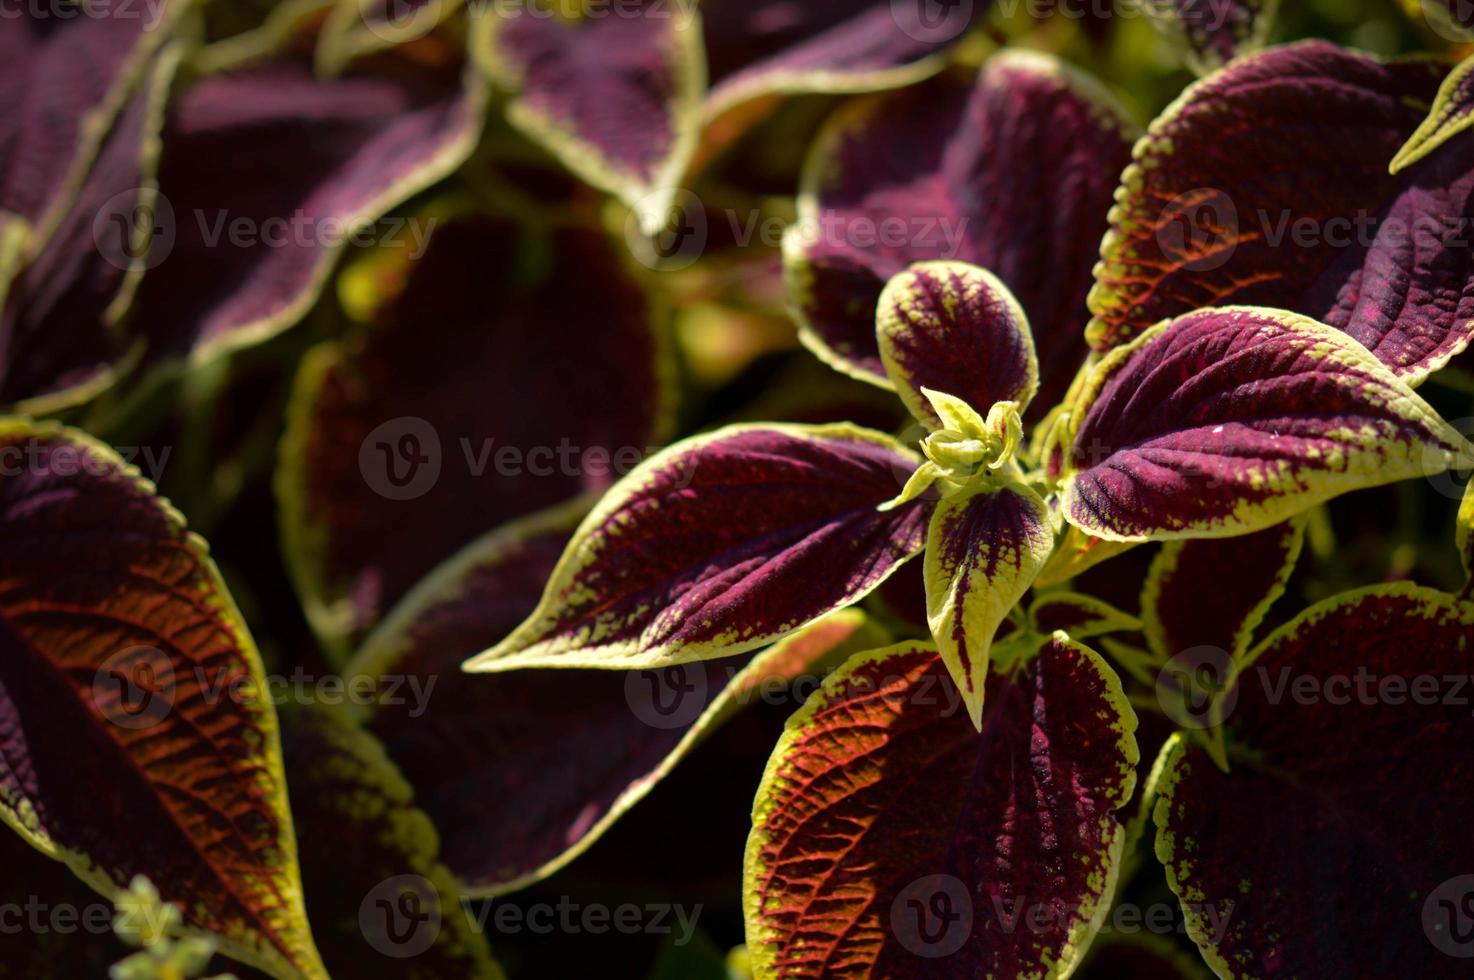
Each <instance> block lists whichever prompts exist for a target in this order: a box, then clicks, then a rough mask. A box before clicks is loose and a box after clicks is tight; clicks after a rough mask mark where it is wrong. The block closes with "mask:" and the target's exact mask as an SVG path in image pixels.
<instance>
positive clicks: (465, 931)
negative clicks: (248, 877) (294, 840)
mask: <svg viewBox="0 0 1474 980" xmlns="http://www.w3.org/2000/svg"><path fill="white" fill-rule="evenodd" d="M284 750H285V755H286V763H287V771H288V772H290V773H291V784H292V816H293V819H294V820H295V821H296V825H297V834H298V838H299V839H300V840H301V842H302V879H303V884H304V886H305V892H306V895H307V914H308V917H309V919H310V920H311V922H312V926H313V932H314V933H315V934H316V936H317V940H318V943H319V945H320V947H321V949H322V953H323V959H324V961H325V962H326V964H327V967H328V969H329V970H330V971H331V972H332V974H333V975H334V976H337V977H367V976H379V977H405V978H420V977H425V978H431V977H457V978H466V980H500V978H501V977H502V976H503V974H502V971H501V969H500V968H499V967H498V966H497V964H496V963H495V962H494V961H493V960H492V958H491V952H490V950H489V949H488V947H487V944H486V935H485V933H484V932H482V931H481V930H480V929H479V928H477V926H476V924H475V922H474V921H473V920H472V918H471V917H470V916H469V915H468V914H466V912H465V911H464V910H463V909H462V907H461V893H460V888H459V887H458V886H457V885H456V881H455V878H454V877H452V875H451V873H450V871H449V870H447V869H446V867H445V865H443V864H441V863H440V842H439V839H438V837H437V835H436V829H435V826H434V824H432V823H431V822H430V818H429V817H427V816H426V815H425V814H424V813H423V812H422V811H420V810H419V809H417V808H416V806H415V800H414V790H413V789H412V788H411V787H410V785H409V783H407V782H406V781H405V779H404V777H403V776H401V775H400V774H399V771H398V770H397V769H395V768H394V763H392V762H391V761H390V760H389V758H388V757H387V756H386V755H385V754H384V749H383V747H382V746H381V745H379V744H378V743H377V742H375V741H374V739H373V736H371V735H369V734H368V733H366V732H365V731H363V730H362V729H361V728H359V727H358V725H357V724H355V723H354V722H353V721H352V720H351V719H349V718H346V717H345V716H344V713H343V712H338V711H334V710H299V711H297V712H295V713H294V714H292V715H289V716H287V717H286V719H285V726H284ZM409 896H413V897H412V898H409Z"/></svg>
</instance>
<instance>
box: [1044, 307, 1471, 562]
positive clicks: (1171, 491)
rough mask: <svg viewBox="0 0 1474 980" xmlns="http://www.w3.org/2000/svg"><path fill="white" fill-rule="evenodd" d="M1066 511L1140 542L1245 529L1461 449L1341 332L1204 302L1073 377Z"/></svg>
mask: <svg viewBox="0 0 1474 980" xmlns="http://www.w3.org/2000/svg"><path fill="white" fill-rule="evenodd" d="M1081 404H1082V405H1084V406H1086V407H1085V408H1084V409H1082V411H1083V413H1084V414H1083V418H1081V419H1080V420H1079V421H1078V422H1077V423H1075V431H1074V436H1073V440H1072V449H1071V450H1070V456H1071V462H1072V464H1073V467H1074V469H1075V470H1076V472H1075V473H1074V475H1073V476H1071V477H1070V479H1069V482H1068V484H1067V486H1066V488H1065V492H1064V498H1063V501H1062V504H1061V506H1062V509H1063V512H1064V515H1065V517H1066V519H1068V520H1069V521H1071V522H1072V523H1074V524H1076V525H1077V526H1079V527H1080V528H1082V529H1083V530H1085V531H1087V532H1089V533H1091V534H1095V535H1097V536H1100V537H1104V538H1113V539H1118V540H1123V541H1131V540H1135V541H1144V540H1150V539H1170V538H1184V537H1227V536H1232V535H1235V534H1242V533H1245V532H1249V531H1257V530H1261V529H1263V528H1266V527H1269V526H1270V525H1272V524H1276V523H1278V522H1280V521H1283V520H1286V519H1287V518H1289V517H1291V516H1293V515H1295V514H1297V513H1299V512H1301V511H1304V510H1308V509H1309V508H1310V507H1311V506H1313V505H1315V504H1317V503H1321V502H1323V501H1325V500H1328V499H1330V498H1331V497H1334V496H1337V495H1339V494H1342V493H1346V492H1347V491H1350V490H1355V489H1359V488H1361V487H1370V486H1380V485H1382V484H1385V483H1392V482H1395V481H1398V480H1405V479H1411V478H1414V477H1419V476H1427V475H1431V474H1434V473H1440V472H1443V471H1444V470H1447V469H1449V468H1452V467H1454V466H1456V465H1458V464H1459V462H1460V460H1466V461H1467V460H1470V459H1474V455H1471V454H1474V447H1471V446H1470V445H1469V444H1468V443H1467V442H1466V441H1465V440H1464V438H1463V436H1461V435H1459V434H1458V433H1457V432H1456V431H1454V429H1453V428H1452V427H1451V426H1449V425H1448V424H1447V423H1446V422H1444V421H1443V420H1442V419H1440V418H1439V417H1438V414H1437V413H1436V412H1435V411H1434V410H1433V409H1432V408H1431V407H1430V406H1429V405H1428V404H1427V403H1426V402H1424V401H1423V400H1422V399H1421V398H1419V397H1418V396H1417V394H1416V393H1415V392H1413V390H1412V389H1411V388H1409V387H1408V386H1407V385H1406V384H1405V383H1404V382H1403V381H1401V380H1399V379H1398V378H1397V377H1395V376H1394V375H1393V373H1392V372H1391V370H1390V369H1388V368H1387V367H1386V366H1385V365H1383V364H1382V363H1381V362H1380V361H1378V360H1377V359H1376V358H1374V357H1372V356H1371V355H1370V354H1369V353H1368V352H1367V351H1366V349H1365V348H1363V347H1362V346H1361V345H1360V344H1358V343H1356V341H1354V340H1352V339H1350V338H1349V337H1347V336H1346V335H1345V334H1344V333H1341V332H1340V331H1338V330H1334V329H1332V328H1330V327H1327V326H1326V325H1324V324H1320V323H1316V322H1315V321H1313V320H1309V319H1306V318H1305V317H1301V316H1296V315H1294V314H1291V313H1286V312H1284V311H1280V310H1261V309H1252V308H1243V307H1235V308H1228V309H1219V310H1203V311H1201V312H1198V313H1193V314H1189V315H1187V316H1184V317H1182V318H1180V319H1178V320H1175V321H1173V322H1171V323H1166V324H1162V325H1161V326H1158V327H1154V328H1153V329H1152V330H1150V331H1148V332H1147V333H1146V334H1143V335H1142V336H1141V337H1140V338H1139V339H1138V340H1137V341H1135V342H1134V343H1133V344H1131V345H1130V346H1128V347H1123V348H1119V349H1117V350H1116V351H1114V352H1112V354H1111V355H1110V356H1109V357H1107V358H1106V359H1105V360H1104V361H1102V362H1101V363H1100V364H1099V365H1098V366H1097V367H1096V369H1095V370H1094V372H1093V373H1092V375H1091V378H1090V380H1089V381H1088V382H1087V385H1086V392H1085V396H1084V397H1083V398H1082V400H1081Z"/></svg>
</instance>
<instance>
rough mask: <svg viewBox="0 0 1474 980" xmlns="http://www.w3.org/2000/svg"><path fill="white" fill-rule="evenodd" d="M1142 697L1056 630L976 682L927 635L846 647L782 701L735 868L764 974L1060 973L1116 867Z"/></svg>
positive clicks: (1086, 935) (751, 942) (1097, 919)
mask: <svg viewBox="0 0 1474 980" xmlns="http://www.w3.org/2000/svg"><path fill="white" fill-rule="evenodd" d="M1135 728H1136V717H1135V715H1134V714H1133V712H1132V710H1131V708H1130V707H1129V705H1127V703H1126V700H1125V697H1124V695H1123V694H1122V691H1121V686H1120V682H1119V681H1118V680H1117V679H1116V677H1115V675H1114V674H1112V673H1111V672H1110V669H1109V668H1108V667H1106V666H1105V664H1104V662H1103V661H1101V660H1100V658H1099V657H1097V656H1096V655H1095V654H1094V653H1092V652H1090V651H1089V650H1087V649H1085V648H1084V647H1080V646H1077V645H1075V644H1071V643H1067V642H1065V641H1063V640H1058V641H1055V642H1051V643H1050V644H1049V645H1048V646H1046V647H1045V649H1044V650H1043V651H1042V652H1041V653H1040V654H1039V655H1038V656H1037V657H1036V658H1034V659H1033V660H1032V661H1030V662H1029V663H1028V664H1027V665H1025V666H1020V667H1018V668H1017V669H1016V670H1014V671H1011V672H1010V673H1009V674H1008V675H1001V674H998V673H994V674H993V675H992V676H991V677H990V679H989V683H988V695H987V710H986V714H985V715H984V718H983V727H982V731H981V734H980V733H979V732H978V730H976V729H975V728H974V727H973V725H972V724H971V722H970V721H969V719H968V717H967V712H966V711H965V710H964V708H963V705H962V702H961V696H960V694H959V692H958V691H957V690H956V689H955V688H954V687H953V686H952V684H951V681H950V680H949V678H948V676H947V672H946V670H945V668H944V667H943V666H942V663H941V660H940V658H939V657H938V656H937V652H936V650H935V648H933V647H931V646H930V645H927V644H905V645H902V646H898V647H891V648H889V649H886V650H878V651H875V652H873V653H870V654H865V655H862V656H859V657H856V658H853V659H852V660H851V661H850V662H849V663H848V664H846V666H845V667H844V668H843V669H842V670H840V671H838V672H836V673H835V674H834V675H833V676H831V677H830V679H829V680H828V681H827V682H826V683H825V686H824V688H823V690H822V691H820V692H819V693H818V694H816V695H815V696H814V697H812V698H810V699H809V700H808V702H806V703H805V705H804V707H803V708H802V709H801V710H800V711H799V712H798V713H797V714H796V715H795V716H794V717H793V718H792V719H791V720H790V721H789V724H788V729H787V731H786V732H785V734H784V736H783V738H782V740H781V741H780V742H779V744H778V747H777V749H776V750H775V752H774V753H773V757H772V759H771V761H770V762H769V764H768V771H767V773H766V775H765V776H764V778H763V784H762V787H761V789H760V790H759V791H758V798H757V802H756V804H755V805H754V807H753V830H752V836H751V837H750V838H749V840H748V846H747V861H746V865H745V869H744V881H745V887H744V902H745V908H746V916H747V941H748V948H749V951H750V953H751V955H752V959H753V963H754V966H755V968H756V969H755V973H756V974H757V975H758V976H764V977H766V976H782V977H821V976H822V977H828V976H849V975H855V976H877V977H941V976H947V977H973V976H997V977H1019V976H1037V977H1060V976H1067V975H1068V974H1069V973H1070V972H1071V971H1072V970H1073V969H1074V968H1075V967H1076V966H1078V964H1079V961H1080V959H1081V957H1082V956H1083V955H1084V953H1085V950H1086V949H1087V948H1088V947H1089V945H1090V942H1091V939H1092V938H1093V937H1094V935H1095V933H1096V931H1097V929H1098V928H1099V926H1100V924H1101V921H1102V918H1103V916H1104V914H1105V912H1106V910H1107V906H1108V905H1109V896H1110V895H1111V894H1112V892H1113V890H1114V886H1115V880H1116V872H1117V865H1118V862H1119V859H1120V854H1121V845H1122V840H1123V837H1124V833H1125V831H1124V829H1123V828H1122V826H1121V824H1120V822H1119V821H1118V819H1117V816H1116V811H1117V810H1118V809H1119V808H1120V807H1122V806H1124V805H1125V803H1126V801H1127V800H1128V799H1129V798H1130V796H1131V792H1132V788H1133V786H1134V785H1135V781H1136V770H1135V765H1136V761H1137V749H1136V740H1135V738H1134V737H1133V732H1134V730H1135Z"/></svg>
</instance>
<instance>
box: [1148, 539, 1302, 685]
mask: <svg viewBox="0 0 1474 980" xmlns="http://www.w3.org/2000/svg"><path fill="white" fill-rule="evenodd" d="M1304 541H1305V521H1304V519H1303V518H1295V519H1294V520H1289V521H1286V522H1285V523H1283V524H1276V525H1275V526H1274V527H1271V528H1268V529H1267V530H1263V531H1259V532H1257V533H1255V534H1246V535H1243V536H1242V537H1236V538H1213V539H1203V538H1199V539H1196V540H1191V541H1169V542H1167V544H1166V545H1164V546H1163V548H1162V550H1161V551H1159V552H1158V553H1157V556H1156V558H1154V559H1153V560H1152V565H1151V569H1150V570H1149V571H1148V572H1147V579H1146V584H1145V585H1144V586H1143V587H1142V593H1141V618H1142V619H1143V620H1144V622H1145V625H1146V629H1145V633H1146V640H1147V643H1148V644H1149V645H1150V647H1151V651H1152V653H1154V654H1156V655H1157V657H1158V658H1159V659H1161V660H1168V659H1170V658H1172V657H1175V656H1177V655H1178V654H1181V653H1183V652H1185V651H1188V650H1192V649H1194V648H1198V647H1216V648H1218V649H1219V650H1223V651H1225V652H1227V653H1230V654H1232V655H1233V656H1234V657H1240V656H1242V655H1243V654H1244V653H1245V652H1246V651H1247V650H1248V649H1249V644H1250V642H1251V641H1252V640H1253V638H1254V630H1255V629H1257V628H1258V626H1259V624H1260V623H1261V622H1263V621H1264V616H1265V614H1266V613H1268V612H1269V607H1270V606H1272V605H1274V603H1275V601H1276V600H1277V599H1279V597H1280V596H1282V595H1283V594H1284V592H1285V583H1287V582H1288V581H1289V580H1290V575H1291V573H1293V572H1294V571H1295V563H1296V562H1297V561H1298V560H1299V558H1300V548H1301V545H1302V544H1303V543H1304Z"/></svg>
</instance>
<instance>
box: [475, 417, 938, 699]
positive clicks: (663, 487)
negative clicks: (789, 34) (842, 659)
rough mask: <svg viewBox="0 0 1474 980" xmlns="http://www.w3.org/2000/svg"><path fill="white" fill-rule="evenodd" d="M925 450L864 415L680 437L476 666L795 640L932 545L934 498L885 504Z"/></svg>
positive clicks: (677, 659)
mask: <svg viewBox="0 0 1474 980" xmlns="http://www.w3.org/2000/svg"><path fill="white" fill-rule="evenodd" d="M917 463H918V459H917V457H916V456H915V455H914V454H912V453H911V452H910V451H909V450H907V449H905V448H904V447H902V446H901V445H900V444H899V443H898V442H896V441H895V440H893V439H891V438H890V437H888V436H885V435H882V434H881V433H878V432H871V431H869V430H865V429H860V428H856V427H854V426H849V425H830V426H799V425H784V426H780V425H769V426H763V425H752V426H733V427H730V428H726V429H722V430H719V431H717V432H714V433H711V434H708V435H703V436H697V437H695V438H693V439H688V440H686V441H685V442H681V443H678V444H677V445H675V446H672V447H671V448H670V449H667V450H666V451H664V452H662V453H660V454H659V455H657V456H654V457H652V458H651V459H650V460H649V461H647V462H646V463H645V464H643V465H642V466H641V467H640V468H639V469H637V470H635V471H634V472H633V473H631V474H630V475H629V476H627V477H626V478H625V479H624V480H623V481H621V482H620V483H619V484H618V485H617V486H615V487H614V489H613V490H611V491H610V492H609V493H608V494H607V495H606V496H605V498H604V500H603V501H602V502H600V504H599V506H598V507H597V508H596V509H595V510H594V512H593V513H592V514H590V515H589V517H588V519H587V520H585V521H584V523H583V525H582V526H581V527H580V528H579V530H578V533H577V534H575V535H574V538H573V541H572V543H571V544H570V545H569V547H568V550H567V552H566V553H565V554H564V557H563V560H562V561H560V562H559V564H558V569H557V571H556V572H555V573H554V575H553V578H552V580H551V581H550V582H549V583H548V586H547V589H546V591H545V592H544V594H543V598H542V601H541V602H539V603H538V607H537V609H536V610H535V611H534V612H533V614H532V615H531V616H530V617H529V618H528V620H527V622H526V623H524V624H523V625H522V626H520V627H518V628H517V630H516V631H514V632H513V633H512V635H511V636H509V637H507V638H506V639H505V640H503V641H502V642H501V643H499V644H497V645H496V646H495V647H494V648H492V649H491V650H488V651H487V652H485V653H483V654H482V655H481V656H479V657H477V658H475V659H473V660H472V661H470V662H469V663H468V664H467V667H468V668H469V669H472V670H493V671H496V670H513V669H520V668H524V667H606V668H631V669H633V668H639V669H648V668H658V667H669V666H673V665H676V664H680V663H686V662H690V661H695V660H707V659H711V658H714V657H729V656H735V655H737V654H740V653H745V652H747V651H750V650H755V649H757V648H759V647H762V646H765V645H767V644H769V643H771V642H773V641H774V640H778V639H781V638H782V637H784V636H786V635H788V634H789V633H792V632H794V631H795V630H797V629H799V628H801V627H803V626H805V625H807V624H809V623H812V622H814V621H815V620H817V619H819V618H820V617H822V616H824V615H826V614H828V613H830V612H833V611H834V610H836V609H842V608H844V607H846V606H849V605H852V604H854V603H856V602H858V601H859V600H860V599H862V598H864V597H865V596H866V595H867V594H868V593H869V592H870V591H871V590H873V589H874V588H875V587H876V586H878V585H879V584H880V583H881V582H883V581H884V580H885V579H886V578H888V577H889V576H890V574H891V573H892V572H894V571H895V570H896V569H897V568H898V567H900V565H901V564H903V563H904V562H906V561H907V560H909V559H910V558H912V557H914V556H915V555H916V554H917V553H919V552H920V551H921V549H922V546H923V544H924V537H925V533H926V531H925V529H926V521H927V519H928V517H929V516H930V511H931V508H930V506H929V505H928V504H927V503H925V502H922V501H917V502H915V503H912V504H908V505H904V506H901V507H898V508H895V509H892V510H886V511H882V510H880V505H881V504H883V503H885V502H886V501H887V500H890V499H891V498H893V497H895V495H896V493H897V492H898V491H899V490H900V488H901V486H902V484H903V483H904V482H905V481H906V479H907V477H908V476H909V475H910V474H911V472H912V471H913V470H915V469H916V466H917Z"/></svg>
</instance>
